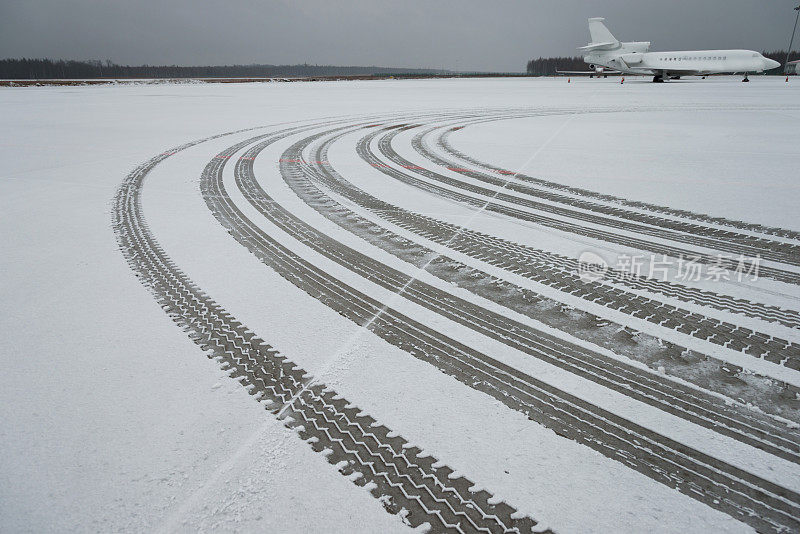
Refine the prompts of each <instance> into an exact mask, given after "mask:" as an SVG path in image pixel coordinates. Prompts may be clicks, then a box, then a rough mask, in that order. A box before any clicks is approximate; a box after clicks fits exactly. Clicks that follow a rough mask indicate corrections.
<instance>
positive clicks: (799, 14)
mask: <svg viewBox="0 0 800 534" xmlns="http://www.w3.org/2000/svg"><path fill="white" fill-rule="evenodd" d="M794 10H795V11H797V15H795V17H794V29H793V30H792V38H791V39H789V49H788V50H787V51H786V62H785V63H784V64H783V73H784V74H788V73H789V54H791V53H792V45H793V44H794V34H795V32H796V31H797V19H799V18H800V6H797V7H796V8H794Z"/></svg>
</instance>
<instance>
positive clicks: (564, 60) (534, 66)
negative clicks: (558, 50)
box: [527, 56, 586, 76]
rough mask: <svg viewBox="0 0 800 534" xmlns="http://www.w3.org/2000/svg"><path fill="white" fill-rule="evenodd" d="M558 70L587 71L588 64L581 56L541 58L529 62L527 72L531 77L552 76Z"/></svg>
mask: <svg viewBox="0 0 800 534" xmlns="http://www.w3.org/2000/svg"><path fill="white" fill-rule="evenodd" d="M556 70H586V63H584V61H583V58H582V57H580V56H574V57H540V58H538V59H532V60H530V61H528V68H527V72H528V74H530V75H531V76H552V75H554V74H555V73H556Z"/></svg>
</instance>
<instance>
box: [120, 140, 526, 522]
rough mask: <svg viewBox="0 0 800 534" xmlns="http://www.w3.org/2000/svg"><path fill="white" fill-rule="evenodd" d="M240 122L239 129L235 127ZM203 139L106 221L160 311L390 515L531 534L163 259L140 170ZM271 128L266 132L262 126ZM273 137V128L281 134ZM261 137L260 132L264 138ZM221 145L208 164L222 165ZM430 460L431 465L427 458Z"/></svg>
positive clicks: (135, 185)
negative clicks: (162, 167) (155, 172)
mask: <svg viewBox="0 0 800 534" xmlns="http://www.w3.org/2000/svg"><path fill="white" fill-rule="evenodd" d="M241 131H242V130H240V131H239V132H241ZM239 132H231V133H229V134H220V135H217V136H213V137H209V138H206V139H202V140H199V141H194V142H191V143H187V144H185V145H182V146H179V147H176V148H174V149H171V150H168V151H166V152H164V153H162V154H160V155H158V156H155V157H154V158H152V159H150V160H149V161H148V162H146V163H144V164H142V165H141V166H139V167H138V168H136V169H135V170H134V171H133V172H131V174H129V175H128V176H127V178H126V179H125V180H124V181H123V183H122V185H121V186H120V188H119V190H118V193H117V195H116V197H115V199H114V208H113V227H114V230H115V233H116V236H117V241H118V244H119V247H120V249H121V250H122V252H123V254H124V256H125V258H126V259H127V261H128V263H129V265H130V267H131V268H132V269H133V271H134V272H135V273H136V275H137V277H139V279H140V281H141V282H142V284H143V285H145V287H147V288H148V289H149V290H150V291H151V293H153V295H154V297H155V298H156V300H157V301H158V302H159V303H160V304H161V306H162V308H163V309H164V311H165V312H166V313H167V314H168V315H169V316H170V318H172V320H173V321H174V322H176V323H177V324H178V325H179V326H180V327H181V328H182V329H183V330H184V331H185V332H187V334H188V335H189V337H190V338H192V339H193V340H194V342H195V343H197V344H198V345H199V346H200V347H202V348H203V350H205V351H206V352H207V354H208V356H209V357H210V358H214V359H215V360H217V361H218V362H219V363H220V366H221V367H222V368H223V369H226V370H230V373H231V376H233V377H235V378H236V379H238V380H239V381H240V382H241V383H242V384H243V385H244V386H245V387H247V388H248V390H249V392H250V393H251V394H252V395H256V396H257V398H258V399H259V400H260V401H261V402H263V403H264V404H265V405H266V406H267V408H268V409H269V411H270V412H272V413H273V414H275V415H277V416H278V417H279V418H280V419H282V420H283V421H284V424H285V425H286V426H287V427H289V428H293V429H295V431H296V432H297V433H298V435H299V436H300V437H301V439H303V440H305V441H307V442H308V443H309V444H310V445H311V447H312V448H313V449H314V450H315V451H317V452H322V453H323V454H325V455H326V458H327V460H328V462H329V463H331V464H333V465H335V466H336V467H337V469H338V470H339V471H340V472H341V473H342V474H343V475H344V476H347V477H349V478H351V480H353V481H354V483H356V484H357V485H360V486H366V487H368V488H369V491H370V492H371V493H372V495H373V496H375V497H376V498H378V499H379V500H380V501H381V503H382V504H383V506H384V507H385V508H386V509H387V511H389V512H390V513H394V514H401V516H402V517H403V520H404V521H405V522H406V523H408V524H409V525H411V526H415V527H416V526H419V525H422V524H424V523H428V524H429V525H430V526H431V527H432V528H431V529H432V531H434V532H443V531H455V532H530V531H531V529H532V528H533V527H534V526H535V525H536V522H535V521H533V520H532V519H530V518H528V517H519V516H520V514H518V513H517V512H516V510H515V509H514V508H512V507H510V506H508V505H507V504H505V503H502V502H501V503H498V504H490V503H489V500H490V499H491V498H492V495H491V494H489V493H488V492H486V491H483V490H481V491H478V492H472V491H471V488H472V487H473V486H474V484H473V483H472V482H470V481H469V480H467V479H466V478H464V477H453V478H451V475H452V474H453V470H452V469H450V468H449V467H447V466H445V465H443V464H442V466H441V467H439V465H440V464H439V462H437V460H436V459H435V458H433V457H431V456H426V455H424V454H423V453H422V451H421V450H420V449H418V448H416V447H413V446H411V445H410V444H409V443H407V442H406V440H404V439H403V438H402V437H400V436H397V435H394V434H393V433H392V432H391V431H390V430H389V429H388V428H386V427H385V426H383V425H380V424H378V423H377V422H376V421H375V419H373V418H372V417H370V416H369V415H367V414H365V413H364V412H362V411H361V410H359V409H358V408H357V407H355V406H353V405H351V404H350V403H349V402H348V401H347V400H346V399H344V398H341V397H339V396H338V395H337V394H336V392H335V391H333V390H331V389H329V388H326V387H325V386H324V385H323V384H316V385H313V386H311V387H308V388H306V387H305V385H306V384H307V383H308V381H309V375H308V374H307V373H306V372H305V371H304V370H302V369H300V368H299V367H297V366H296V365H295V364H293V363H292V362H291V361H289V360H288V359H286V358H285V357H284V356H282V355H280V354H279V353H278V352H277V351H276V350H275V349H273V348H272V347H271V346H270V345H268V344H267V343H266V342H264V340H262V339H261V338H259V337H257V336H256V335H255V333H254V332H252V331H251V330H249V329H248V328H247V327H246V326H245V325H243V324H241V323H240V322H239V321H237V320H236V319H235V318H234V317H232V316H231V315H230V314H228V313H227V312H226V311H225V310H224V309H223V308H222V307H221V306H220V305H219V304H217V303H216V302H214V301H213V300H212V299H211V298H210V297H208V296H207V295H206V294H205V293H203V291H202V290H200V288H198V287H197V286H196V285H194V284H193V283H192V281H191V280H190V279H189V278H188V277H187V276H186V275H185V274H184V273H183V272H182V271H181V270H180V269H179V268H178V267H177V266H176V265H175V264H174V263H173V262H172V261H171V260H170V258H169V256H168V255H167V254H166V253H165V252H164V250H163V249H162V248H161V246H160V245H159V244H158V242H157V241H156V239H155V237H154V236H153V235H152V233H151V232H150V230H149V228H148V226H147V222H146V221H145V219H144V216H143V213H142V209H141V190H142V185H143V182H144V180H145V178H146V177H147V175H148V173H149V172H150V171H151V170H152V169H153V168H154V167H155V166H156V165H158V164H159V163H160V162H162V161H163V160H165V159H166V158H168V157H171V156H172V155H174V154H176V153H178V152H180V151H182V150H185V149H186V148H189V147H191V146H195V145H197V144H200V143H202V142H204V141H208V140H211V139H216V138H218V137H222V136H223V135H230V134H232V133H239ZM266 135H269V134H266ZM279 135H280V134H279ZM263 137H265V135H262V136H258V138H263ZM225 154H226V153H223V154H222V155H221V158H218V159H215V160H213V161H212V162H211V163H210V164H209V172H213V169H214V168H215V167H217V166H219V168H220V169H221V168H222V166H223V165H224V162H225V159H222V158H224V157H225ZM435 465H436V466H435Z"/></svg>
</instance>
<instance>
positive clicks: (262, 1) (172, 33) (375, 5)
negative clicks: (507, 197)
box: [0, 0, 800, 71]
mask: <svg viewBox="0 0 800 534" xmlns="http://www.w3.org/2000/svg"><path fill="white" fill-rule="evenodd" d="M798 2H800V0H759V1H757V0H666V1H665V0H660V1H655V0H600V1H588V0H499V1H491V0H460V1H456V0H444V1H433V0H432V1H417V0H404V1H401V0H398V1H389V0H371V1H359V0H338V1H337V0H305V1H303V0H298V1H289V0H220V1H211V0H125V1H119V0H0V58H2V57H50V58H69V59H111V60H112V61H114V62H115V63H121V64H143V63H149V64H183V65H208V64H232V63H272V64H286V63H305V62H308V63H314V64H327V65H381V66H400V67H435V68H447V69H457V70H493V71H521V70H524V68H525V63H526V62H527V60H528V59H530V58H531V57H538V56H553V55H573V54H575V53H576V50H575V48H576V47H578V46H581V45H584V44H586V43H587V42H588V39H589V35H588V30H587V25H586V18H587V17H594V16H602V17H606V19H607V20H606V24H607V25H608V26H609V28H610V29H611V31H612V32H613V33H614V35H615V36H616V37H617V38H619V39H621V40H642V41H652V43H653V48H652V49H653V50H669V49H693V48H694V49H697V48H747V49H753V50H772V49H783V48H786V46H787V45H788V41H789V36H790V33H791V31H792V25H793V23H794V14H795V13H794V12H793V11H792V7H794V6H795V5H797V3H798ZM795 48H796V47H795Z"/></svg>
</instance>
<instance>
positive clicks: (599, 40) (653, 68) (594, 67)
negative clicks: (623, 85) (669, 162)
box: [563, 18, 781, 82]
mask: <svg viewBox="0 0 800 534" xmlns="http://www.w3.org/2000/svg"><path fill="white" fill-rule="evenodd" d="M604 20H605V19H602V18H592V19H589V34H590V35H591V37H592V42H591V43H589V44H588V45H587V46H583V47H581V48H579V50H583V51H584V57H583V60H584V61H585V62H586V63H589V68H590V69H591V70H590V71H589V72H587V73H584V74H594V75H603V74H604V73H605V72H608V73H611V72H614V73H617V72H619V73H624V74H647V75H650V74H652V75H653V81H654V82H663V81H664V80H667V79H678V78H680V77H681V76H703V77H705V76H706V75H708V74H723V73H727V74H737V73H741V74H744V79H743V80H742V81H743V82H749V81H750V80H749V79H748V78H747V75H748V74H749V73H751V72H764V71H765V70H769V69H774V68H776V67H780V65H781V64H780V63H778V62H777V61H773V60H771V59H768V58H765V57H764V56H762V55H761V54H759V53H758V52H754V51H752V50H689V51H684V52H650V43H649V42H631V43H621V42H620V41H618V40H617V39H616V38H615V37H614V36H613V35H611V32H610V31H608V28H606V26H605V24H603V21H604ZM569 73H573V74H578V73H577V72H569V71H564V72H563V74H569Z"/></svg>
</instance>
